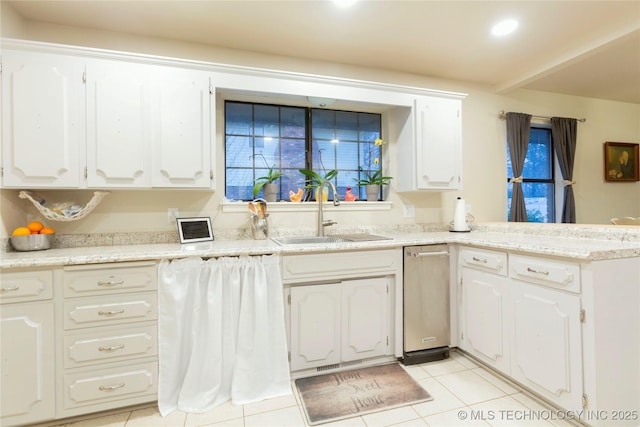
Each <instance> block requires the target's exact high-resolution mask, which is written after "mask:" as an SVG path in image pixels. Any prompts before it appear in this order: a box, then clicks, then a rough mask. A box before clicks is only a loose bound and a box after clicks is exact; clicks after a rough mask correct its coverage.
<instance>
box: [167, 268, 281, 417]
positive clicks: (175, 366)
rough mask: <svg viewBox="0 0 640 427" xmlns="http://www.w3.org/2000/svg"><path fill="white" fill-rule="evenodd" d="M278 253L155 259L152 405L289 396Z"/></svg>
mask: <svg viewBox="0 0 640 427" xmlns="http://www.w3.org/2000/svg"><path fill="white" fill-rule="evenodd" d="M279 265H280V264H279V257H278V256H277V255H265V256H257V257H248V256H243V257H239V258H235V257H233V258H232V257H224V258H215V259H214V258H212V259H209V260H202V259H200V258H188V259H180V260H174V261H167V260H165V261H162V262H161V263H160V266H159V271H158V274H159V276H158V277H159V284H158V285H159V291H158V293H159V313H158V342H159V353H160V354H159V363H160V367H159V380H158V409H159V410H160V414H161V415H162V416H166V415H168V414H170V413H171V412H173V411H175V410H180V411H183V412H193V413H202V412H206V411H209V410H211V409H212V408H214V407H215V406H217V405H219V404H221V403H223V402H225V401H227V400H230V399H231V401H232V403H233V404H238V405H242V404H246V403H251V402H256V401H259V400H262V399H267V398H271V397H277V396H284V395H287V394H291V382H290V376H289V363H288V358H287V344H286V332H285V324H284V301H283V292H282V280H281V276H280V266H279Z"/></svg>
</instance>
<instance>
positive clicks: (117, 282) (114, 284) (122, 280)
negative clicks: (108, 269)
mask: <svg viewBox="0 0 640 427" xmlns="http://www.w3.org/2000/svg"><path fill="white" fill-rule="evenodd" d="M123 283H124V279H120V280H110V281H108V282H102V281H100V282H98V286H116V285H122V284H123Z"/></svg>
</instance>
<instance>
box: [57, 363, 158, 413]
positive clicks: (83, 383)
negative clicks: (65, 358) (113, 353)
mask: <svg viewBox="0 0 640 427" xmlns="http://www.w3.org/2000/svg"><path fill="white" fill-rule="evenodd" d="M157 392H158V364H157V362H151V363H145V364H139V365H129V366H122V367H119V368H111V369H104V370H100V371H91V372H84V373H80V374H73V375H65V376H64V407H65V409H69V408H74V407H77V406H85V405H94V404H98V403H103V402H109V401H112V400H121V399H131V398H134V397H136V396H142V395H147V394H156V393H157ZM123 406H126V404H125V405H123Z"/></svg>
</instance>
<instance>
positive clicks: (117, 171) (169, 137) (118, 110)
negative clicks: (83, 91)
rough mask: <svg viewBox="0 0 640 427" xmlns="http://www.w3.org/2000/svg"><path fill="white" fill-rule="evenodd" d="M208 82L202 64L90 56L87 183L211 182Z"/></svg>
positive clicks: (173, 184) (184, 184) (181, 184)
mask: <svg viewBox="0 0 640 427" xmlns="http://www.w3.org/2000/svg"><path fill="white" fill-rule="evenodd" d="M209 86H210V80H209V74H208V73H206V72H202V71H194V70H189V69H183V68H173V67H167V66H158V65H149V64H140V63H131V62H122V61H115V60H114V61H110V60H92V61H90V62H89V63H88V66H87V133H88V147H87V165H88V176H87V182H88V186H89V187H108V188H114V187H133V188H145V187H188V188H209V187H210V185H211V172H210V171H211V165H212V161H211V120H213V118H212V115H211V106H210V98H211V95H210V88H209Z"/></svg>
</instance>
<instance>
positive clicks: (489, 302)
mask: <svg viewBox="0 0 640 427" xmlns="http://www.w3.org/2000/svg"><path fill="white" fill-rule="evenodd" d="M462 298H463V301H465V304H464V306H463V310H462V313H461V314H462V318H463V320H462V322H463V324H462V331H463V333H462V337H461V342H460V346H461V347H462V348H463V349H464V350H466V351H468V352H469V353H471V354H473V355H474V356H476V357H478V358H479V359H481V360H482V361H483V362H485V363H487V364H489V365H491V366H493V367H494V368H496V369H498V370H500V371H502V372H508V371H509V339H508V335H509V332H508V327H509V325H510V322H509V316H508V308H509V305H508V300H507V298H508V281H507V278H506V277H502V276H499V275H496V274H492V273H487V272H484V271H478V270H474V269H471V268H463V269H462Z"/></svg>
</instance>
